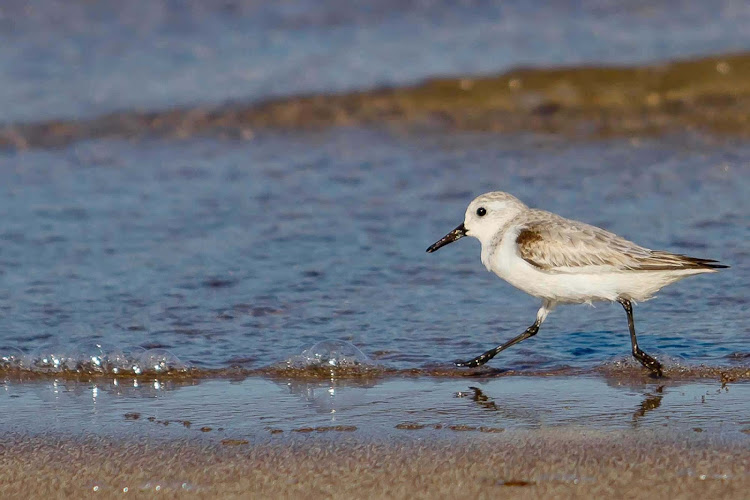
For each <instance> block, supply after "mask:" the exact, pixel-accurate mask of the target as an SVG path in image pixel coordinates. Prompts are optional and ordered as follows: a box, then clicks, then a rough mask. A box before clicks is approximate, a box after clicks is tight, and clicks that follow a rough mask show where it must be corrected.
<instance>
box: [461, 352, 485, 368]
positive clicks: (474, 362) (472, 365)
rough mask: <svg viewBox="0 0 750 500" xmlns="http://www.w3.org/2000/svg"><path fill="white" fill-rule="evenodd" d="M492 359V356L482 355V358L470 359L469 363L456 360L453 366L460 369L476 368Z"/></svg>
mask: <svg viewBox="0 0 750 500" xmlns="http://www.w3.org/2000/svg"><path fill="white" fill-rule="evenodd" d="M490 359H492V357H491V356H487V355H486V354H482V355H481V356H477V357H476V358H474V359H470V360H469V361H460V360H456V361H454V362H453V364H454V365H456V366H458V367H459V368H476V367H477V366H482V365H483V364H485V363H486V362H487V361H489V360H490Z"/></svg>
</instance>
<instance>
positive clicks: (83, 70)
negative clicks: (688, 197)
mask: <svg viewBox="0 0 750 500" xmlns="http://www.w3.org/2000/svg"><path fill="white" fill-rule="evenodd" d="M748 25H750V7H749V6H748V3H747V2H746V1H745V0H721V1H714V2H693V1H687V0H661V1H657V2H641V1H625V2H623V1H614V0H605V1H602V0H586V1H583V2H580V1H571V0H566V1H556V2H551V3H550V2H540V1H532V2H529V1H528V0H513V1H499V0H494V1H474V0H466V1H462V2H454V1H450V0H428V1H407V2H404V1H394V0H386V1H384V0H380V1H357V2H351V1H347V0H327V1H324V2H321V1H319V0H295V1H284V2H268V1H258V0H233V1H229V2H228V1H221V2H219V1H190V2H177V3H175V2H171V1H168V0H131V1H129V2H118V1H113V0H106V1H102V0H100V1H97V2H84V1H67V2H59V1H57V0H38V1H35V2H33V4H30V3H29V2H27V1H24V0H5V1H4V2H3V3H2V6H0V36H1V37H2V41H3V43H2V44H0V103H2V106H1V107H0V123H7V122H14V121H32V120H44V119H49V118H59V117H65V118H70V117H80V116H82V115H93V114H99V113H102V112H105V111H110V110H115V109H131V108H134V107H137V108H139V109H155V108H165V107H171V106H176V105H180V104H195V103H196V102H210V103H216V102H223V101H225V100H227V99H250V100H255V99H262V98H267V97H270V96H278V95H285V94H289V93H298V92H331V91H335V90H342V89H350V88H361V87H372V86H376V85H383V84H403V83H406V82H413V81H415V80H418V79H422V78H426V77H429V76H434V75H438V74H452V75H455V74H466V73H487V72H497V71H502V70H505V69H508V68H509V67H512V66H518V65H529V64H532V65H542V66H548V65H560V64H582V63H595V62H609V63H635V62H644V61H653V60H658V59H667V58H675V57H688V56H695V55H706V54H712V53H719V52H728V51H737V50H743V49H747V48H748V46H749V44H750V40H749V39H748V33H747V26H748ZM665 26H668V29H665Z"/></svg>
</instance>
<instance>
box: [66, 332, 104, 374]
mask: <svg viewBox="0 0 750 500" xmlns="http://www.w3.org/2000/svg"><path fill="white" fill-rule="evenodd" d="M113 349H114V347H112V346H108V345H106V344H102V343H100V342H97V341H91V340H84V341H83V342H79V343H78V344H76V346H75V347H74V348H73V351H72V352H71V354H70V362H71V363H73V364H74V366H73V369H74V370H75V371H77V372H82V373H105V372H107V371H109V366H108V363H109V353H110V352H111V351H112V350H113Z"/></svg>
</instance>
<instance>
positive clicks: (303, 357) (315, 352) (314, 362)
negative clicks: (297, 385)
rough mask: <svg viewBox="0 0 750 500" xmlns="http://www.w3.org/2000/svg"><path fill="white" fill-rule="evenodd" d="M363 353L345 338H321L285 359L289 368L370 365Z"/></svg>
mask: <svg viewBox="0 0 750 500" xmlns="http://www.w3.org/2000/svg"><path fill="white" fill-rule="evenodd" d="M370 365H372V362H371V361H370V360H369V359H368V358H367V356H365V354H364V353H363V352H362V351H360V350H359V349H357V347H355V346H354V345H353V344H351V343H350V342H347V341H346V340H323V341H320V342H318V343H316V344H314V345H313V346H312V347H310V348H308V349H305V350H304V351H302V353H301V354H300V355H298V356H294V357H292V358H291V359H289V360H288V361H287V366H289V367H290V368H354V367H361V366H370Z"/></svg>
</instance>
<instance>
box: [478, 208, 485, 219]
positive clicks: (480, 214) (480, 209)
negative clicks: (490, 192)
mask: <svg viewBox="0 0 750 500" xmlns="http://www.w3.org/2000/svg"><path fill="white" fill-rule="evenodd" d="M477 215H478V216H480V217H484V216H485V215H487V210H485V209H484V207H479V208H477Z"/></svg>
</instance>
